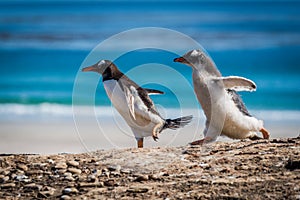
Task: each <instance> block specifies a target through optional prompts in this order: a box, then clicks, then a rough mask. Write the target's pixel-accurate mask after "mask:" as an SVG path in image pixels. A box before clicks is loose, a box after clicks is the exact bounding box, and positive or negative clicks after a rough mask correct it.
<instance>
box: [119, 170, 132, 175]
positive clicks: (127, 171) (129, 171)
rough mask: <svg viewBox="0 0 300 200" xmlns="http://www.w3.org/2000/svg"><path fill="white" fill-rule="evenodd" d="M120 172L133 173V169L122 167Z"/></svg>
mask: <svg viewBox="0 0 300 200" xmlns="http://www.w3.org/2000/svg"><path fill="white" fill-rule="evenodd" d="M120 172H121V173H123V174H131V173H132V171H131V170H130V169H121V171H120Z"/></svg>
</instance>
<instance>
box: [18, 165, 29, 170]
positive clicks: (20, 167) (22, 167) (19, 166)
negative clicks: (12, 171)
mask: <svg viewBox="0 0 300 200" xmlns="http://www.w3.org/2000/svg"><path fill="white" fill-rule="evenodd" d="M17 168H18V169H21V170H23V171H27V170H28V167H27V166H26V165H24V164H18V165H17Z"/></svg>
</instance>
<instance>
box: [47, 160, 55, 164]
mask: <svg viewBox="0 0 300 200" xmlns="http://www.w3.org/2000/svg"><path fill="white" fill-rule="evenodd" d="M47 162H48V163H50V164H54V163H55V162H54V160H52V159H48V160H47Z"/></svg>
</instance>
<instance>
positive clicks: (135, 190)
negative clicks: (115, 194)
mask: <svg viewBox="0 0 300 200" xmlns="http://www.w3.org/2000/svg"><path fill="white" fill-rule="evenodd" d="M148 191H149V189H148V188H145V187H130V188H129V189H127V192H130V193H146V192H148Z"/></svg>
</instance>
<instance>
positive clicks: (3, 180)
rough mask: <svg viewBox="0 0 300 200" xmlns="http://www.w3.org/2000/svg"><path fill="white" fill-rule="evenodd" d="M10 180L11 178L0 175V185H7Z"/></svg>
mask: <svg viewBox="0 0 300 200" xmlns="http://www.w3.org/2000/svg"><path fill="white" fill-rule="evenodd" d="M8 180H9V176H5V175H0V183H5V182H7V181H8Z"/></svg>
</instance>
